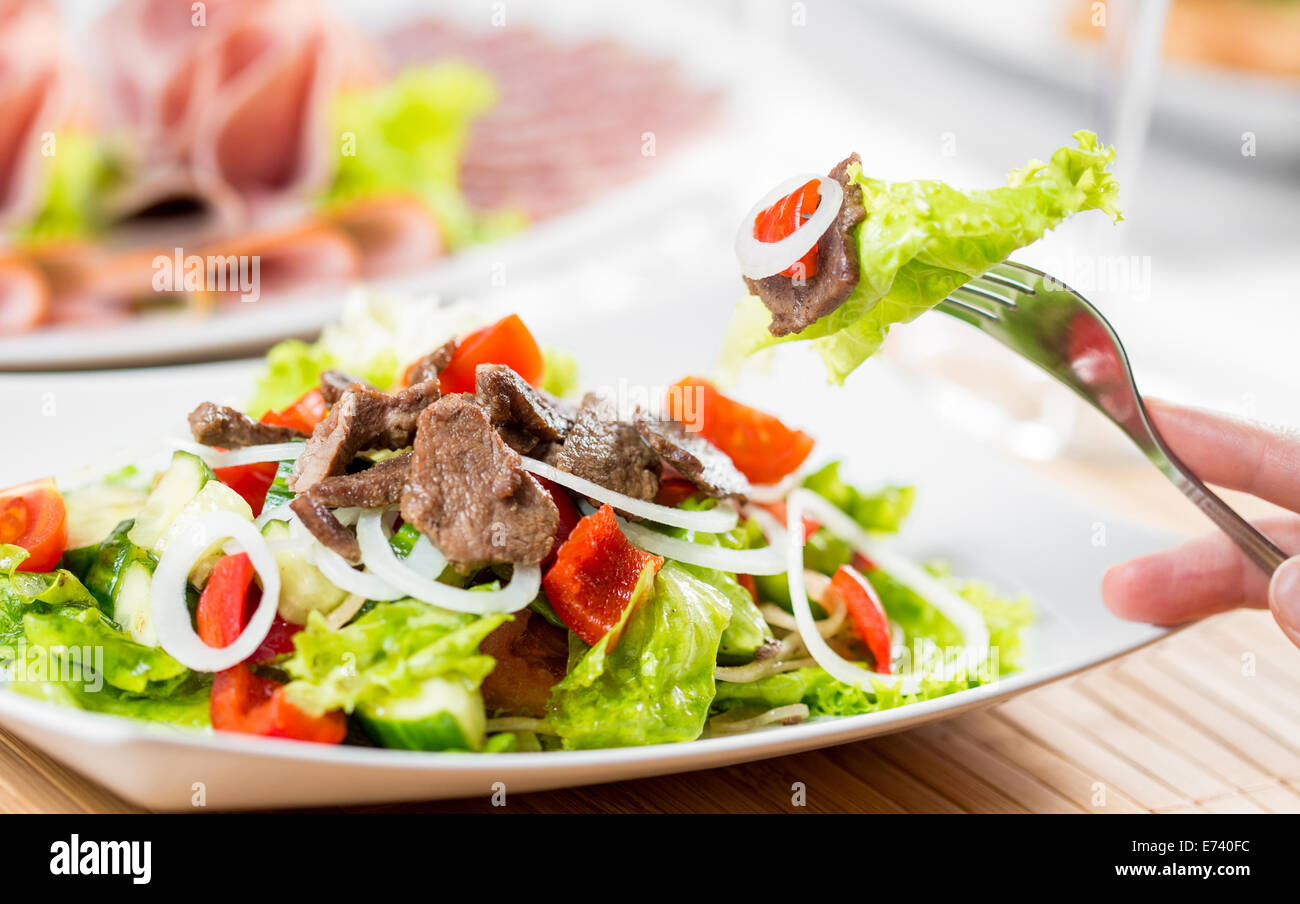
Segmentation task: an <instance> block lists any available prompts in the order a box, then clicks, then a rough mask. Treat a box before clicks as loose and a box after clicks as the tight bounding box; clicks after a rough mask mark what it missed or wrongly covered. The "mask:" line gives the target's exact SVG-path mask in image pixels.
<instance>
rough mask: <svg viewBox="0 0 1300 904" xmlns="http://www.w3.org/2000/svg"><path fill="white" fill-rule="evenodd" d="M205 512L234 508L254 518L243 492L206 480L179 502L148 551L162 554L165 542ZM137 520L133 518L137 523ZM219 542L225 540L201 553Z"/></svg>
mask: <svg viewBox="0 0 1300 904" xmlns="http://www.w3.org/2000/svg"><path fill="white" fill-rule="evenodd" d="M208 512H233V513H234V514H236V515H238V516H239V517H241V518H243V519H245V520H247V521H252V520H253V510H252V509H251V508H249V506H248V502H247V501H246V500H245V499H244V497H243V496H240V495H239V494H238V493H236V492H235V491H234V490H232V489H231V488H230V487H228V486H226V485H225V484H224V483H222V482H221V481H220V480H209V481H208V482H207V483H205V484H204V485H203V486H202V487H201V488H200V489H199V491H198V492H197V493H196V494H194V496H192V497H191V498H190V500H189V501H188V502H186V503H185V505H183V506H181V510H180V511H179V512H177V513H176V516H175V517H174V518H172V520H171V523H169V524H168V525H167V526H166V528H165V529H164V530H163V532H162V535H161V536H159V537H158V539H157V540H155V541H154V543H153V546H152V547H150V549H151V551H152V552H153V553H154V554H155V555H159V556H161V555H162V554H163V552H164V551H166V549H167V544H169V543H170V542H171V541H172V540H174V539H175V538H176V537H179V536H180V535H181V534H182V533H184V532H185V531H187V530H189V526H190V524H191V523H192V522H193V521H194V519H195V517H196V516H198V515H202V514H206V513H208ZM139 523H140V522H138V521H137V522H136V524H137V525H138V524H139ZM222 542H224V541H218V542H216V543H214V544H213V545H212V549H209V550H208V551H207V552H206V553H205V554H204V558H206V557H207V556H210V555H212V554H213V553H214V552H215V551H216V550H219V549H220V548H221V544H222ZM200 561H202V560H200Z"/></svg>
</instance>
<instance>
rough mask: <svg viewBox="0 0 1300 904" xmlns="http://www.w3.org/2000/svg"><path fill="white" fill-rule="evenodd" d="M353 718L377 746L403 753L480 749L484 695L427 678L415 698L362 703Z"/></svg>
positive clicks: (484, 719) (484, 722)
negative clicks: (410, 751) (398, 750)
mask: <svg viewBox="0 0 1300 904" xmlns="http://www.w3.org/2000/svg"><path fill="white" fill-rule="evenodd" d="M356 715H357V718H358V720H359V721H360V722H361V725H362V727H363V728H364V729H365V730H366V733H367V734H368V735H370V737H371V738H373V739H374V740H375V742H376V743H378V744H382V745H383V746H384V747H393V748H397V749H401V750H479V749H480V748H482V746H483V741H484V737H485V736H486V733H487V716H486V714H485V713H484V710H483V695H482V694H480V693H479V692H478V691H473V690H470V689H469V688H467V687H465V685H464V684H463V683H462V682H460V681H456V680H452V679H448V678H428V679H426V680H425V682H424V684H423V685H421V687H420V692H419V693H418V694H415V695H413V696H405V697H396V698H393V699H390V700H388V701H387V702H385V703H382V704H363V705H362V706H359V707H357V710H356Z"/></svg>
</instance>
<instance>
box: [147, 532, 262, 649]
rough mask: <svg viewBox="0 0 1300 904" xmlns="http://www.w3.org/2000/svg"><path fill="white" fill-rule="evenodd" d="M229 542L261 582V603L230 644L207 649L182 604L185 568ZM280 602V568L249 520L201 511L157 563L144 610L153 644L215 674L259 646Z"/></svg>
mask: <svg viewBox="0 0 1300 904" xmlns="http://www.w3.org/2000/svg"><path fill="white" fill-rule="evenodd" d="M227 537H229V538H231V539H233V540H235V541H236V542H238V543H239V545H240V546H241V547H242V548H243V551H244V552H245V553H247V554H248V558H249V560H250V561H251V562H252V563H253V569H254V570H255V571H256V572H257V575H258V577H260V578H261V579H262V599H261V602H259V603H258V604H257V610H256V611H255V612H254V613H253V617H252V618H251V619H250V620H249V622H248V625H247V627H245V628H244V630H243V631H241V632H240V634H239V637H237V638H235V642H234V643H232V644H230V645H229V646H225V647H210V646H208V645H207V644H206V643H204V642H203V641H202V640H201V639H200V638H199V636H198V635H197V634H196V633H194V626H193V624H192V623H191V621H190V610H189V606H188V605H187V604H186V598H185V597H186V587H187V585H188V582H189V574H190V569H191V568H193V567H194V563H195V562H196V561H197V560H198V559H199V557H200V556H202V555H203V554H204V553H205V552H206V551H207V550H208V549H210V548H211V547H212V545H213V544H214V543H216V542H218V541H219V540H222V539H225V538H227ZM279 604H280V568H279V566H278V565H277V564H276V561H275V555H274V554H273V553H272V552H271V549H270V547H268V546H267V544H266V540H265V539H264V538H263V537H262V535H261V534H260V533H258V531H257V528H256V527H254V526H253V523H252V522H251V521H245V520H244V519H243V518H240V517H239V516H238V515H236V514H234V513H232V512H205V513H203V514H201V515H197V516H195V518H194V519H193V520H192V521H191V522H190V524H189V526H188V528H187V529H186V530H185V531H184V532H183V533H181V534H180V535H179V536H177V537H175V538H174V539H172V540H171V541H170V542H169V543H168V544H167V548H166V549H165V550H164V551H163V554H162V558H161V559H159V560H158V567H157V568H156V569H155V570H154V574H153V582H152V584H151V585H150V587H149V611H150V616H151V618H152V619H153V626H154V630H155V631H157V632H158V642H159V644H161V645H162V648H163V649H164V650H166V651H167V652H168V654H170V655H171V656H172V658H174V659H175V660H176V661H177V662H179V663H181V664H182V665H185V666H188V667H189V668H191V669H194V670H195V671H199V672H219V671H221V670H222V669H228V668H230V667H231V666H235V665H238V664H239V663H241V662H243V661H244V660H245V659H247V658H248V657H249V656H251V655H252V654H253V651H254V650H256V649H257V648H258V646H260V645H261V643H262V641H263V640H265V639H266V634H267V632H268V631H270V630H271V622H272V621H273V620H274V619H275V611H276V607H277V606H279Z"/></svg>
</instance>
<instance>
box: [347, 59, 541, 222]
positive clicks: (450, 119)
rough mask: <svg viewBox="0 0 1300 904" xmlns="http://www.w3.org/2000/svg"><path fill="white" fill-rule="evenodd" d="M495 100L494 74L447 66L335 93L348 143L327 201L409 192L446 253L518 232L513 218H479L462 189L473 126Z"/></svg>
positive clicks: (508, 215)
mask: <svg viewBox="0 0 1300 904" xmlns="http://www.w3.org/2000/svg"><path fill="white" fill-rule="evenodd" d="M497 100H498V94H497V90H496V86H495V85H494V84H493V82H492V78H491V76H489V75H488V74H487V73H486V72H483V71H482V70H480V69H476V68H474V67H472V66H469V65H467V64H465V63H459V62H451V61H447V62H441V63H435V64H433V65H431V66H420V67H415V68H411V69H407V70H405V71H404V72H402V73H401V74H399V75H398V76H397V77H396V78H395V79H393V80H392V81H390V82H387V83H385V84H383V85H380V86H379V87H377V88H372V89H369V90H365V91H350V92H347V93H344V94H342V95H340V96H339V97H338V98H337V100H336V102H335V108H334V121H335V125H336V127H337V130H338V134H340V135H343V136H344V137H345V141H346V140H348V139H349V138H350V140H351V142H353V145H352V146H351V147H349V146H348V145H346V144H345V145H344V147H343V148H342V152H341V154H340V156H339V166H338V172H337V174H336V175H335V178H334V182H333V184H332V185H331V186H330V188H329V190H328V192H327V193H326V197H325V201H326V202H327V203H346V202H347V201H350V200H352V199H354V198H360V197H367V196H372V195H377V194H390V193H398V192H400V193H404V194H410V195H413V196H415V197H417V198H419V199H420V200H422V201H424V203H425V204H427V205H428V206H429V208H430V209H431V210H432V211H433V212H434V215H435V216H436V217H437V219H438V222H439V224H440V225H441V226H442V229H443V236H444V238H445V239H446V240H447V244H448V246H449V247H451V248H457V247H460V246H462V245H465V244H467V243H469V242H473V241H480V240H484V239H487V238H491V237H494V236H496V235H500V234H504V233H507V232H510V231H513V230H514V229H517V228H519V227H520V226H522V225H523V220H522V218H521V217H520V216H518V215H517V214H511V213H508V212H506V213H503V214H501V215H495V216H490V217H480V216H478V215H476V214H475V212H474V211H473V210H471V209H470V206H469V204H468V202H467V201H466V200H465V197H464V195H462V194H461V191H460V160H461V156H462V155H463V154H464V152H465V145H466V143H467V142H468V141H469V132H470V127H471V125H472V124H473V122H474V120H475V119H476V118H477V117H479V116H481V115H482V114H483V113H485V112H487V111H488V110H490V109H491V108H492V107H493V106H495V104H496V103H497Z"/></svg>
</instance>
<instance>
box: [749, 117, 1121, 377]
mask: <svg viewBox="0 0 1300 904" xmlns="http://www.w3.org/2000/svg"><path fill="white" fill-rule="evenodd" d="M1073 137H1074V138H1075V140H1076V141H1077V142H1078V147H1074V148H1071V147H1062V148H1059V149H1058V150H1057V151H1056V152H1055V153H1053V154H1052V156H1051V159H1050V160H1048V161H1047V162H1045V163H1044V162H1042V161H1038V160H1034V161H1030V162H1029V163H1028V164H1027V165H1025V166H1024V167H1022V168H1020V169H1018V170H1015V171H1013V172H1012V173H1011V174H1010V175H1009V176H1008V178H1007V184H1006V185H1005V186H1002V187H1000V188H993V189H984V190H975V191H969V192H963V191H959V190H958V189H955V188H952V187H951V186H949V185H945V184H944V183H942V182H935V181H916V182H885V181H882V180H879V179H872V178H869V177H868V176H866V175H865V174H863V173H862V168H861V166H860V165H856V164H855V165H853V166H851V167H850V168H849V178H850V179H851V180H852V182H853V184H855V185H857V186H858V187H859V188H861V190H862V200H863V204H864V206H865V207H866V209H867V217H866V219H865V220H863V221H862V223H861V224H859V226H858V227H857V231H856V233H855V239H856V242H857V248H858V262H859V267H860V275H859V280H858V284H857V286H856V287H855V288H854V290H853V292H852V293H851V294H850V295H849V297H848V298H847V299H846V300H845V302H844V303H843V304H842V305H840V307H839V308H837V309H836V310H834V311H832V312H831V313H830V314H827V315H826V316H825V317H822V318H820V319H819V320H817V321H815V322H813V323H811V324H809V325H808V326H807V327H805V328H804V329H803V330H802V331H800V332H798V333H794V334H791V335H789V336H783V337H779V338H778V337H775V336H773V335H771V333H769V332H768V329H767V327H768V324H769V323H770V321H771V315H770V314H769V312H768V310H767V308H766V307H764V306H763V303H762V302H761V301H759V299H758V298H757V297H755V296H752V295H751V296H747V297H746V298H745V299H744V300H743V301H742V302H741V304H740V305H739V306H738V307H737V309H736V313H735V315H734V317H733V319H732V323H731V326H730V328H729V329H728V334H727V338H726V341H725V344H724V348H723V369H724V371H727V372H729V373H731V374H732V375H734V374H735V373H737V372H738V371H739V369H740V367H741V366H742V365H743V362H744V360H745V359H746V358H748V357H749V356H750V355H752V354H754V353H756V352H758V351H761V350H763V349H766V348H770V347H771V346H774V345H777V344H780V343H783V342H791V341H810V342H811V343H812V345H813V347H814V348H815V349H816V351H817V352H818V354H819V355H820V356H821V358H822V360H823V362H824V363H825V365H826V370H827V373H828V375H829V377H830V379H831V380H832V381H834V382H836V383H843V382H844V379H845V378H846V377H847V376H848V375H849V374H850V373H852V372H853V371H854V370H855V369H857V367H858V366H859V365H861V364H862V363H863V362H864V361H866V360H867V359H868V358H870V357H871V356H872V355H874V354H875V353H876V352H877V351H878V350H879V348H880V346H881V344H882V343H883V342H884V340H885V336H886V335H887V334H888V332H889V328H890V327H891V326H892V325H894V324H896V323H907V322H909V321H911V320H914V319H916V318H917V317H919V316H920V315H921V314H923V313H925V312H926V311H928V310H930V309H931V308H933V307H934V306H935V305H937V304H938V303H939V302H940V301H942V300H943V299H944V298H946V297H948V295H949V294H950V293H951V292H952V291H953V290H954V289H956V288H957V287H958V286H961V285H962V284H963V283H965V282H967V281H968V280H970V279H973V278H974V277H976V276H979V275H980V274H981V273H983V272H985V271H986V270H988V269H989V268H990V267H992V266H993V265H994V264H997V263H1000V262H1002V261H1004V260H1006V259H1007V257H1008V256H1010V255H1011V253H1012V252H1014V251H1016V250H1017V249H1020V248H1023V247H1024V246H1026V245H1029V244H1031V243H1032V242H1035V241H1037V240H1038V239H1040V238H1042V236H1043V234H1044V233H1045V232H1047V230H1049V229H1052V228H1054V227H1056V226H1058V225H1060V223H1061V222H1063V221H1064V220H1066V219H1068V218H1069V217H1071V216H1073V215H1074V214H1076V213H1080V212H1082V211H1085V210H1100V211H1102V212H1103V213H1105V214H1107V215H1108V216H1110V217H1111V218H1112V219H1113V220H1116V221H1118V220H1119V219H1120V218H1121V217H1120V211H1119V203H1118V202H1119V186H1118V183H1117V182H1116V181H1115V177H1114V176H1113V175H1112V174H1111V173H1110V172H1108V170H1107V167H1108V166H1110V164H1111V163H1112V162H1113V161H1114V159H1115V151H1114V149H1113V148H1108V147H1105V146H1104V145H1102V144H1101V142H1100V141H1099V140H1098V139H1097V136H1096V135H1095V134H1093V133H1092V132H1084V131H1080V132H1075V133H1074V135H1073Z"/></svg>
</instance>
